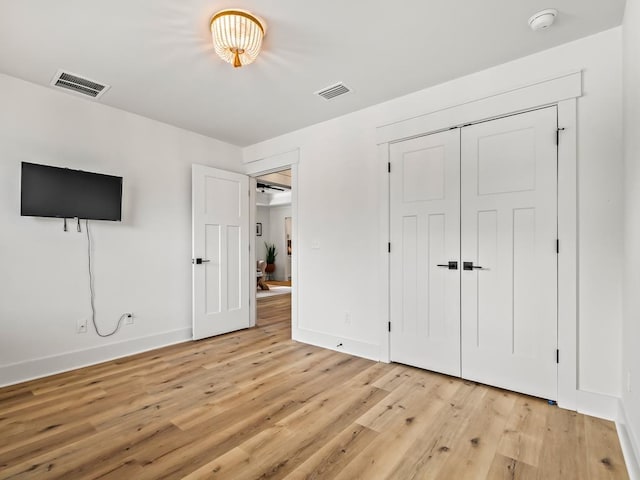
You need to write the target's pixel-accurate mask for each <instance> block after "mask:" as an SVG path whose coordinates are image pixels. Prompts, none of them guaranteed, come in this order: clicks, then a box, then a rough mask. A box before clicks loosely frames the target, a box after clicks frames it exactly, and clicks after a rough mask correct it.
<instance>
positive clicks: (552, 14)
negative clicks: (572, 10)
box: [529, 8, 558, 32]
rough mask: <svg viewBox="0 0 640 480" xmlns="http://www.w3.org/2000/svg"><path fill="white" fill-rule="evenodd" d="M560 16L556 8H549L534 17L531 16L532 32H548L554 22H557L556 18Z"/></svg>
mask: <svg viewBox="0 0 640 480" xmlns="http://www.w3.org/2000/svg"><path fill="white" fill-rule="evenodd" d="M557 16H558V11H557V10H556V9H554V8H547V9H546V10H542V11H540V12H538V13H536V14H534V15H531V18H529V26H530V27H531V30H533V31H534V32H535V31H538V30H546V29H547V28H549V27H550V26H551V25H553V22H555V21H556V17H557Z"/></svg>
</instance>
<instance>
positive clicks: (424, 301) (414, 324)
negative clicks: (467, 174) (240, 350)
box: [389, 129, 460, 376]
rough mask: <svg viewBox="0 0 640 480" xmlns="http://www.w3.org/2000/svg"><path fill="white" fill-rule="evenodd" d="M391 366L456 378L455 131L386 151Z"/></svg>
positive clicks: (457, 156)
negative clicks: (451, 266) (396, 364)
mask: <svg viewBox="0 0 640 480" xmlns="http://www.w3.org/2000/svg"><path fill="white" fill-rule="evenodd" d="M390 162H391V172H390V186H389V188H390V190H389V191H390V197H391V198H390V227H391V245H392V248H391V253H390V259H389V261H390V275H391V278H390V282H391V283H390V285H391V290H390V313H391V334H390V335H391V342H390V353H391V359H392V360H393V361H396V362H400V363H407V364H411V365H415V366H417V367H421V368H425V369H428V370H433V371H437V372H441V373H445V374H449V375H456V376H460V271H459V270H458V269H455V270H454V269H449V268H448V267H442V266H438V265H448V262H450V261H451V262H458V266H459V261H460V259H459V255H460V183H459V182H460V130H459V129H453V130H449V131H446V132H441V133H436V134H433V135H428V136H425V137H420V138H416V139H413V140H407V141H404V142H401V143H397V144H393V145H391V149H390Z"/></svg>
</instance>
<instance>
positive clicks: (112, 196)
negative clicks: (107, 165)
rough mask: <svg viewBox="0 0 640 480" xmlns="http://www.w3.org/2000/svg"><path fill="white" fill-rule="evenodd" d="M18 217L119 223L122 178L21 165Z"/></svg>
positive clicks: (23, 163) (25, 163) (120, 216)
mask: <svg viewBox="0 0 640 480" xmlns="http://www.w3.org/2000/svg"><path fill="white" fill-rule="evenodd" d="M20 214H21V215H22V216H29V217H58V218H76V217H77V218H81V219H89V220H115V221H119V220H121V219H122V177H114V176H112V175H102V174H99V173H91V172H83V171H81V170H70V169H68V168H59V167H51V166H48V165H37V164H35V163H27V162H22V190H21V205H20Z"/></svg>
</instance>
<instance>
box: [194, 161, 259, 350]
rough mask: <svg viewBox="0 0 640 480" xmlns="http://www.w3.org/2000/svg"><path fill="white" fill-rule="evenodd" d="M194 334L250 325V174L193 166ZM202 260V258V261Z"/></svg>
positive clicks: (226, 330)
mask: <svg viewBox="0 0 640 480" xmlns="http://www.w3.org/2000/svg"><path fill="white" fill-rule="evenodd" d="M192 195H193V200H192V214H193V218H192V228H193V232H192V235H193V252H192V253H193V338H194V340H195V339H201V338H206V337H210V336H213V335H219V334H222V333H226V332H231V331H234V330H240V329H243V328H248V327H249V326H250V323H249V322H250V312H249V288H250V284H249V238H250V234H253V231H252V230H250V229H249V178H248V177H247V176H246V175H241V174H238V173H233V172H227V171H225V170H219V169H215V168H211V167H205V166H203V165H193V168H192ZM198 259H201V260H202V263H200V261H199V260H198Z"/></svg>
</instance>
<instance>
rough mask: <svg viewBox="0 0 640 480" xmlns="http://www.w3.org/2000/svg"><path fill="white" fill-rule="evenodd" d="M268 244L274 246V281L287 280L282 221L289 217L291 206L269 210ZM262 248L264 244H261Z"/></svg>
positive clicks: (285, 247)
mask: <svg viewBox="0 0 640 480" xmlns="http://www.w3.org/2000/svg"><path fill="white" fill-rule="evenodd" d="M269 215H270V221H269V238H270V240H269V243H273V244H275V246H276V251H277V252H278V255H277V256H276V270H275V272H273V278H274V280H288V279H287V270H288V268H287V242H286V239H285V233H284V219H285V217H290V216H291V205H286V206H282V207H270V208H269ZM263 248H264V244H263Z"/></svg>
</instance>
